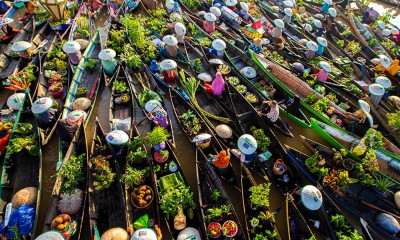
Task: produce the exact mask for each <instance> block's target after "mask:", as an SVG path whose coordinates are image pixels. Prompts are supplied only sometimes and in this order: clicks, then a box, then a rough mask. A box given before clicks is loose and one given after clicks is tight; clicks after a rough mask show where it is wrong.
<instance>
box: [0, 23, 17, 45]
mask: <svg viewBox="0 0 400 240" xmlns="http://www.w3.org/2000/svg"><path fill="white" fill-rule="evenodd" d="M13 21H14V20H13V19H11V18H5V19H0V24H1V23H3V22H9V23H11V22H13ZM9 23H7V24H4V25H2V26H1V30H2V31H3V32H4V34H5V35H4V36H3V37H2V38H3V39H4V40H6V39H10V38H13V37H14V36H15V35H17V34H18V33H19V32H21V30H19V29H16V28H14V27H12V26H11V25H10V24H9Z"/></svg>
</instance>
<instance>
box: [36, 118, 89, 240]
mask: <svg viewBox="0 0 400 240" xmlns="http://www.w3.org/2000/svg"><path fill="white" fill-rule="evenodd" d="M80 156H82V160H83V161H82V163H81V164H82V165H81V172H82V177H83V178H82V179H80V180H79V183H77V187H78V189H79V190H80V191H81V197H82V199H81V200H82V202H81V203H75V204H79V205H80V210H79V211H78V212H76V213H74V214H71V215H69V216H70V217H71V220H72V221H77V223H76V225H75V228H76V232H75V233H74V234H73V236H71V239H80V236H81V234H82V226H83V224H84V223H83V220H84V218H85V211H86V197H87V189H88V185H87V184H88V182H87V180H88V178H89V176H88V173H89V172H88V166H87V164H88V157H89V153H88V148H87V139H86V133H85V129H84V126H83V124H81V125H80V128H79V130H78V133H77V134H76V135H75V137H74V139H73V140H72V143H71V145H70V147H69V149H68V151H67V153H66V154H65V158H64V160H63V163H62V167H61V169H60V172H63V169H64V168H65V167H67V165H68V164H69V161H70V160H71V158H74V157H75V158H77V157H80ZM71 161H72V160H71ZM70 174H72V173H70ZM66 178H67V176H65V175H62V176H57V178H56V181H55V183H54V187H53V191H52V193H51V199H50V206H49V208H48V211H47V215H46V220H45V223H44V226H43V232H46V231H49V230H50V229H56V226H55V224H54V225H53V223H55V222H54V220H55V218H56V217H57V216H60V215H61V214H64V212H60V210H59V207H58V205H59V203H60V202H61V201H62V198H63V195H64V194H65V192H64V188H65V186H64V182H65V181H67V179H66ZM72 193H76V191H75V190H74V191H73V192H72ZM64 197H66V196H64Z"/></svg>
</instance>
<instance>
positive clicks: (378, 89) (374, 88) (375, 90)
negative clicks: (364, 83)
mask: <svg viewBox="0 0 400 240" xmlns="http://www.w3.org/2000/svg"><path fill="white" fill-rule="evenodd" d="M368 91H369V92H370V93H371V94H372V95H374V96H378V97H380V96H383V94H385V88H384V87H383V86H382V85H380V84H377V83H373V84H371V85H369V86H368Z"/></svg>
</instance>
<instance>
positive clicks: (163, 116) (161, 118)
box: [150, 108, 169, 128]
mask: <svg viewBox="0 0 400 240" xmlns="http://www.w3.org/2000/svg"><path fill="white" fill-rule="evenodd" d="M150 115H151V117H150V118H151V120H153V122H154V123H155V124H156V125H157V126H160V127H162V128H167V127H168V126H169V120H168V113H167V112H166V111H165V110H164V109H162V108H157V109H156V110H155V111H154V112H150Z"/></svg>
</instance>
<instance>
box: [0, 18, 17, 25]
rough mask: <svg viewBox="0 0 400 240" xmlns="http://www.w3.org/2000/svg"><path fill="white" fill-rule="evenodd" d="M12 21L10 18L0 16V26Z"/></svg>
mask: <svg viewBox="0 0 400 240" xmlns="http://www.w3.org/2000/svg"><path fill="white" fill-rule="evenodd" d="M12 22H14V19H12V18H0V26H3V25H7V24H10V23H12Z"/></svg>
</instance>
